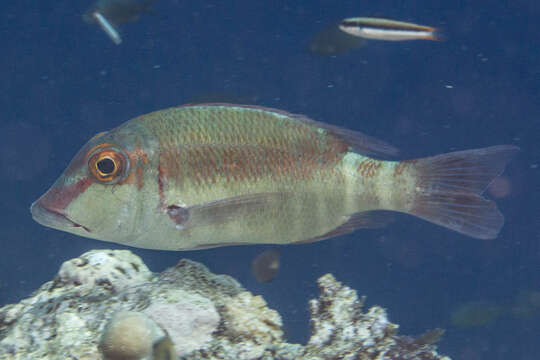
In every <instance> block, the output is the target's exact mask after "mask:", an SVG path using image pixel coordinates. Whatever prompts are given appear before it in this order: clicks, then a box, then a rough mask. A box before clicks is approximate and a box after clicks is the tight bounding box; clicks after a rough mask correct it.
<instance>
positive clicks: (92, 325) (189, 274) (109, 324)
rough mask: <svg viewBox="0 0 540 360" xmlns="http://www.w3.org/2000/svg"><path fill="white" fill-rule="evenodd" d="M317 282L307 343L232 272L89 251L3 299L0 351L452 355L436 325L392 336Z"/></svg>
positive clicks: (300, 359) (96, 359)
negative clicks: (157, 267) (154, 268)
mask: <svg viewBox="0 0 540 360" xmlns="http://www.w3.org/2000/svg"><path fill="white" fill-rule="evenodd" d="M319 287H320V289H321V295H320V297H319V298H318V299H316V300H312V301H311V302H310V311H311V317H312V319H311V327H312V335H311V337H310V339H309V342H308V344H307V345H305V346H302V345H299V344H289V343H287V342H285V340H284V339H283V331H282V329H281V327H282V321H281V317H280V316H279V314H278V313H277V312H276V311H274V310H272V309H270V308H268V306H267V304H266V302H265V301H264V299H263V298H262V297H261V296H254V295H253V294H251V293H250V292H248V291H246V290H245V289H244V288H243V287H242V286H241V285H240V284H239V283H238V282H237V281H236V280H234V279H233V278H231V277H229V276H226V275H215V274H212V273H211V272H210V271H209V270H208V269H207V268H206V267H205V266H204V265H202V264H198V263H195V262H193V261H189V260H181V261H180V262H179V263H178V264H177V265H176V266H175V267H172V268H170V269H167V270H165V271H164V272H162V273H160V274H153V273H151V272H150V271H149V270H148V269H147V268H146V266H145V265H144V264H143V263H142V261H140V259H139V258H138V257H136V256H135V255H133V254H131V252H129V251H125V250H124V251H119V250H116V251H113V250H95V251H90V252H88V253H85V254H83V255H81V256H80V257H79V258H76V259H73V260H70V261H67V262H65V263H64V264H63V265H62V267H61V269H60V271H59V273H58V276H57V277H56V278H55V279H54V280H53V281H49V282H47V283H45V284H44V285H43V286H41V288H40V289H39V290H38V291H36V292H35V293H34V294H33V295H32V296H31V297H29V298H27V299H24V300H22V301H21V302H20V303H18V304H11V305H6V306H4V307H2V308H0V360H27V359H41V360H52V359H55V360H56V359H58V360H65V359H78V360H104V356H105V359H110V360H116V359H122V360H128V359H129V360H135V359H137V360H140V359H144V360H149V359H151V358H152V359H153V360H164V359H167V360H171V359H182V360H195V359H197V360H204V359H231V360H233V359H234V360H251V359H262V360H272V359H280V360H308V359H309V360H319V359H320V360H323V359H345V360H347V359H351V360H352V359H380V360H382V359H385V360H386V359H389V360H398V359H399V360H400V359H423V360H443V359H445V360H449V359H448V358H446V357H443V356H440V355H438V354H437V352H436V348H435V346H434V345H433V343H434V342H435V341H437V340H438V338H439V336H440V335H441V333H442V332H441V331H440V330H435V331H433V332H428V333H427V334H425V335H424V336H421V337H420V338H417V339H415V338H412V337H407V336H397V335H396V331H397V325H394V324H392V323H391V322H389V321H388V318H387V316H386V312H385V311H384V310H383V309H382V308H380V307H377V306H374V307H372V308H371V309H369V310H368V311H367V312H362V305H363V300H361V299H358V296H357V294H356V292H355V291H354V290H352V289H350V288H348V287H347V286H344V285H343V284H341V283H339V282H338V281H336V279H334V277H333V276H332V275H325V276H323V277H321V278H320V279H319ZM100 349H101V351H100ZM103 355H104V356H103Z"/></svg>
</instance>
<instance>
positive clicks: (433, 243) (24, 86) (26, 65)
mask: <svg viewBox="0 0 540 360" xmlns="http://www.w3.org/2000/svg"><path fill="white" fill-rule="evenodd" d="M373 3H375V4H373ZM507 3H508V4H507ZM90 5H91V2H90V1H76V2H75V1H68V0H57V1H47V2H45V1H41V2H36V1H29V0H17V1H15V0H6V1H4V2H2V5H1V6H2V9H1V10H2V11H1V12H0V18H1V21H0V33H1V34H2V35H1V37H2V49H1V55H0V69H2V70H1V81H0V93H1V94H2V95H1V97H0V102H1V103H0V105H1V107H0V108H1V109H2V116H1V118H2V120H1V123H0V126H1V128H2V131H1V132H0V136H1V137H2V140H1V141H0V149H1V153H0V165H1V167H0V171H1V176H0V188H1V189H2V192H1V193H2V201H1V202H0V214H1V217H0V219H1V220H0V221H1V222H0V226H1V228H0V233H1V252H0V305H2V304H6V303H9V302H16V301H19V300H20V299H21V298H23V297H25V296H27V295H29V293H30V292H31V291H32V290H34V289H36V288H37V287H38V286H39V285H40V284H42V283H43V282H45V281H47V280H49V279H51V278H52V277H53V276H54V275H55V272H56V271H57V269H58V267H59V266H60V264H61V263H62V262H63V261H65V260H67V259H70V258H72V257H76V256H78V255H80V254H81V253H82V252H84V251H87V250H89V249H94V248H122V247H121V246H118V245H115V244H111V243H104V242H98V241H93V240H89V239H83V238H79V237H76V236H74V235H70V234H67V233H62V232H58V231H54V230H50V229H47V228H45V227H42V226H40V225H38V224H37V223H35V222H33V221H32V219H31V216H30V212H29V206H30V204H31V202H32V201H34V200H35V199H36V198H37V197H38V196H39V195H41V194H42V193H43V192H44V191H45V190H47V188H48V187H49V186H50V185H51V184H52V183H53V181H54V180H55V179H56V178H57V177H58V176H59V175H60V173H61V172H62V171H63V169H64V168H65V167H66V165H67V163H68V162H69V160H70V159H71V158H72V157H73V156H74V154H75V153H76V152H77V150H78V149H79V148H80V147H81V146H82V145H83V144H84V143H85V142H86V141H87V140H88V139H89V138H90V137H91V136H93V135H94V134H95V133H97V132H100V131H103V130H107V129H110V128H112V127H115V126H117V125H119V124H121V123H122V122H124V121H125V120H127V119H129V118H131V117H133V116H137V115H140V114H144V113H146V112H150V111H153V110H157V109H160V108H164V107H169V106H174V105H179V104H182V103H186V102H192V101H197V99H211V100H220V99H224V100H227V99H232V100H235V99H237V101H240V102H244V103H251V104H258V105H264V106H270V107H277V108H281V109H284V110H289V111H291V112H295V113H303V114H306V115H309V116H310V117H312V118H314V119H316V120H320V121H325V122H328V123H331V124H335V125H343V126H346V127H348V128H351V129H355V130H360V131H363V132H365V133H368V134H370V135H373V136H376V137H379V138H381V139H384V140H386V141H388V142H390V143H392V144H394V145H396V146H398V147H399V148H400V149H402V153H403V154H404V157H407V158H413V157H420V156H427V155H432V154H437V153H443V152H448V151H452V150H457V149H468V148H476V147H483V146H489V145H496V144H515V145H518V146H520V147H521V148H522V151H521V153H520V154H519V156H518V157H517V158H516V159H515V161H513V162H512V163H511V164H510V166H509V167H508V168H507V171H506V172H505V174H504V176H503V178H502V183H503V185H504V184H505V185H508V187H507V188H506V191H503V192H502V193H501V194H499V195H498V200H497V202H498V204H499V207H500V209H501V211H502V212H503V213H504V214H505V216H506V225H505V227H504V228H503V230H502V232H501V234H500V236H499V237H498V238H497V239H495V240H492V241H487V242H486V241H480V240H474V239H471V238H468V237H465V236H462V235H459V234H457V233H453V232H450V231H448V230H445V229H443V228H440V227H437V226H435V225H431V224H429V223H427V222H424V221H421V220H418V219H415V218H412V217H409V216H405V215H398V216H396V221H395V222H394V223H393V225H391V226H390V227H388V228H385V229H381V230H366V231H358V232H356V233H354V234H352V235H350V236H343V237H340V238H336V239H332V240H330V241H324V242H319V243H313V244H307V245H297V246H288V247H283V248H281V251H282V268H281V269H280V273H279V276H278V277H277V279H276V280H275V281H273V282H272V283H269V284H259V283H257V282H256V281H255V280H254V279H253V277H252V275H251V274H250V271H249V264H250V261H251V260H252V259H253V257H254V256H256V255H257V254H258V253H260V252H261V251H262V250H263V249H264V248H263V247H261V246H247V247H229V248H218V249H213V250H206V251H197V252H183V253H174V252H163V251H149V250H140V249H131V250H132V251H134V252H135V253H137V254H138V255H140V256H141V257H142V258H143V259H144V261H145V262H146V263H147V264H148V265H149V267H150V268H151V269H152V270H154V271H160V270H162V269H164V268H166V267H168V266H171V265H173V264H175V263H176V262H177V261H178V260H179V259H180V258H182V257H188V258H191V259H193V260H197V261H202V262H204V263H205V264H207V265H208V266H209V267H210V268H211V269H212V270H213V271H215V272H218V273H226V274H230V275H232V276H234V277H236V278H238V279H239V280H240V281H241V282H242V283H243V284H245V286H246V287H247V288H248V289H249V290H251V291H253V292H254V293H257V294H262V295H263V296H264V297H265V298H266V299H267V301H268V302H269V304H270V306H271V307H274V308H276V309H278V310H279V311H280V313H281V314H282V315H283V317H284V322H285V327H286V331H287V335H288V337H289V339H290V340H291V341H295V342H305V341H306V339H307V336H308V312H307V301H308V299H309V298H312V297H315V296H316V295H317V288H316V285H315V280H316V278H317V277H319V276H320V275H322V274H324V273H327V272H332V273H333V274H334V275H335V276H336V277H337V278H338V279H339V280H341V281H343V282H345V283H346V284H348V285H350V286H351V287H353V288H355V289H357V290H358V291H359V293H360V294H363V295H367V297H368V298H367V304H368V305H371V304H380V305H382V306H384V307H386V308H387V309H388V310H389V313H390V318H391V320H392V321H394V322H397V323H399V324H401V332H402V333H404V334H410V335H414V334H419V333H422V332H423V331H425V330H427V329H431V328H435V327H442V328H445V329H447V333H446V335H445V337H444V338H443V340H442V342H441V343H440V348H441V351H442V352H443V353H446V354H448V355H450V356H452V357H453V358H455V359H463V360H469V359H471V360H472V359H492V360H493V359H510V358H511V359H536V358H537V354H538V352H539V351H540V345H538V335H539V334H540V324H539V322H540V316H536V315H534V314H532V315H530V316H525V317H515V316H504V317H501V318H500V319H498V320H496V321H493V322H491V323H489V324H487V325H485V326H481V327H475V328H459V327H455V326H453V325H452V324H451V323H450V320H449V318H450V315H451V313H452V311H453V310H454V309H455V308H456V307H457V306H459V305H460V304H463V303H466V302H468V301H473V300H485V301H488V302H492V303H495V304H501V305H503V306H505V307H506V308H510V307H511V306H512V304H513V303H514V301H515V299H516V296H517V294H518V293H519V292H520V291H540V271H539V270H540V265H539V264H540V246H539V244H540V225H539V222H540V211H539V204H540V185H539V184H540V182H539V181H540V167H539V166H540V37H539V35H538V34H539V33H540V25H539V23H538V19H539V18H540V3H539V2H538V1H536V0H514V1H512V2H502V1H494V0H492V1H482V2H480V1H477V2H470V1H469V2H464V1H445V2H442V1H441V2H434V1H427V0H417V1H407V2H402V1H379V2H368V1H363V2H362V1H357V0H351V1H330V0H328V1H312V0H310V1H271V2H270V1H234V2H232V1H201V2H196V1H191V2H190V1H179V0H169V1H167V0H159V1H157V2H156V4H155V6H154V9H155V14H154V15H148V16H144V17H143V18H142V19H141V20H140V21H139V22H136V23H133V24H126V25H124V26H122V27H121V31H122V36H123V40H124V42H123V44H122V45H121V46H116V45H114V44H113V43H112V42H111V41H110V40H109V39H108V38H107V37H106V36H105V35H104V34H103V33H102V32H101V31H100V30H99V29H97V28H96V27H92V26H89V25H87V24H85V23H83V22H82V20H81V14H82V13H83V12H84V10H85V9H86V8H87V7H89V6H90ZM350 16H379V17H389V18H395V19H400V20H405V21H416V22H419V23H425V24H428V25H433V26H437V27H441V28H443V29H444V33H445V37H446V41H444V42H421V41H418V42H407V43H389V42H371V43H369V44H368V45H366V46H364V47H362V48H360V49H357V50H354V51H350V52H348V53H345V54H342V55H339V56H336V57H320V56H314V55H313V54H310V53H308V52H307V51H306V47H307V44H308V43H309V41H310V39H311V37H312V36H313V35H314V34H315V33H317V32H318V31H320V30H321V29H322V28H323V27H324V26H325V25H327V24H328V23H331V22H333V21H336V20H339V19H341V18H344V17H350ZM503 190H505V189H503Z"/></svg>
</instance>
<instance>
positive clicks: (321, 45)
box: [308, 23, 366, 56]
mask: <svg viewBox="0 0 540 360" xmlns="http://www.w3.org/2000/svg"><path fill="white" fill-rule="evenodd" d="M365 43H366V41H365V40H364V39H362V38H359V37H357V36H353V35H350V34H347V33H345V32H343V31H341V30H340V29H339V23H334V24H331V25H329V26H327V27H326V28H324V29H323V30H322V31H321V32H319V33H317V34H316V35H315V36H314V37H313V39H312V40H311V41H310V43H309V46H308V50H309V52H310V53H311V54H314V55H320V56H333V55H338V54H343V53H346V52H347V51H350V50H353V49H357V48H359V47H361V46H363V45H364V44H365Z"/></svg>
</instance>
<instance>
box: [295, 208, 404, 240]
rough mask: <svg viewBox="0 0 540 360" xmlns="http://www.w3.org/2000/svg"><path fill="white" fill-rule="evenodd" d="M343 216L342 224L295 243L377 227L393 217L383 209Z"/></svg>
mask: <svg viewBox="0 0 540 360" xmlns="http://www.w3.org/2000/svg"><path fill="white" fill-rule="evenodd" d="M345 217H346V218H348V219H347V220H346V221H345V222H344V223H343V224H341V225H340V226H338V227H337V228H335V229H333V230H330V231H329V232H327V233H326V234H323V235H320V236H317V237H314V238H311V239H307V240H302V241H297V242H295V244H303V243H310V242H315V241H319V240H324V239H328V238H331V237H334V236H339V235H345V234H350V233H352V232H354V231H356V230H358V229H377V228H381V227H385V226H386V225H388V224H389V223H391V222H392V221H393V219H394V218H393V216H392V213H391V212H390V211H385V210H373V211H362V212H358V213H355V214H353V215H349V216H345Z"/></svg>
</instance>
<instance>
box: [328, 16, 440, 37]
mask: <svg viewBox="0 0 540 360" xmlns="http://www.w3.org/2000/svg"><path fill="white" fill-rule="evenodd" d="M339 28H340V29H341V31H344V32H346V33H347V34H350V35H354V36H358V37H362V38H365V39H373V40H387V41H404V40H439V38H438V37H437V29H435V28H433V27H430V26H424V25H417V24H413V23H408V22H403V21H395V20H390V19H381V18H369V17H356V18H348V19H345V20H342V21H341V23H340V24H339Z"/></svg>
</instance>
